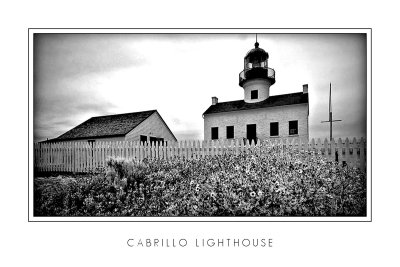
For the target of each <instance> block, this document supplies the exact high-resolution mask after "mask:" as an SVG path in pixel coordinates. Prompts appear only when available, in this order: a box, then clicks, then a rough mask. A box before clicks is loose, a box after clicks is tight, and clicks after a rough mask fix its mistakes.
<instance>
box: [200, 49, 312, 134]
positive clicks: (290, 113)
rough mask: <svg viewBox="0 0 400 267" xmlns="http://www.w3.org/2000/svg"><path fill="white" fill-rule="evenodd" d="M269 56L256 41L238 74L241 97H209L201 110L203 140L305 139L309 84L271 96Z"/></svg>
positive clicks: (272, 81)
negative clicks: (298, 89)
mask: <svg viewBox="0 0 400 267" xmlns="http://www.w3.org/2000/svg"><path fill="white" fill-rule="evenodd" d="M268 58H269V55H268V53H267V52H265V50H264V49H262V48H260V47H259V43H258V42H256V43H255V47H254V48H253V49H251V50H250V51H249V52H248V53H247V54H246V56H245V57H244V69H243V71H242V72H240V74H239V85H240V86H241V87H243V90H244V99H243V100H237V101H229V102H218V98H217V97H212V105H211V106H210V107H209V108H208V109H207V110H206V111H205V112H204V113H203V118H204V139H205V140H226V139H228V140H229V139H237V138H245V139H249V140H250V141H251V140H255V141H257V139H263V140H264V139H268V138H294V137H296V138H301V139H302V140H303V141H307V142H308V138H309V131H308V116H309V105H308V85H307V84H305V85H303V91H302V92H298V93H292V94H284V95H272V96H270V87H271V86H272V85H273V84H274V83H275V70H274V69H272V68H269V67H268ZM288 78H290V77H288Z"/></svg>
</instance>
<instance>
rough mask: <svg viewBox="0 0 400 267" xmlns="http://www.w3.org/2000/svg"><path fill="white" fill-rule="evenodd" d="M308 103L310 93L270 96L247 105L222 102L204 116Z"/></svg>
mask: <svg viewBox="0 0 400 267" xmlns="http://www.w3.org/2000/svg"><path fill="white" fill-rule="evenodd" d="M306 103H308V93H303V92H299V93H292V94H285V95H274V96H270V97H268V98H267V99H265V100H263V101H260V102H256V103H246V102H244V100H237V101H229V102H220V103H217V104H215V105H211V106H210V107H209V108H208V109H207V110H206V111H205V112H204V113H203V115H207V114H213V113H220V112H230V111H240V110H250V109H259V108H268V107H276V106H284V105H294V104H306Z"/></svg>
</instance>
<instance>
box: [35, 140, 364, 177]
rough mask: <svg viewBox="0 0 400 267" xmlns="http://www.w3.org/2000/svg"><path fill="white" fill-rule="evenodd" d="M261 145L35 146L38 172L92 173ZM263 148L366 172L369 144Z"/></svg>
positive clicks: (284, 143) (290, 143)
mask: <svg viewBox="0 0 400 267" xmlns="http://www.w3.org/2000/svg"><path fill="white" fill-rule="evenodd" d="M260 143H261V142H258V143H257V144H254V142H252V143H249V142H248V140H247V141H244V140H243V139H236V140H231V141H229V142H227V141H225V142H224V141H180V142H168V144H165V143H139V142H132V141H113V142H111V141H109V142H95V143H93V144H89V143H88V142H58V143H35V144H34V168H35V171H37V172H78V173H84V172H90V171H95V170H96V169H97V168H99V167H105V166H106V161H107V159H108V158H109V157H120V158H126V159H129V160H136V161H142V160H143V159H145V158H151V159H157V158H159V159H166V160H170V159H174V158H178V159H181V160H183V159H192V158H200V157H205V156H214V155H221V154H224V153H235V154H239V153H241V152H243V151H245V150H247V149H256V148H258V147H259V144H260ZM262 143H263V144H267V145H272V146H278V147H280V148H282V149H300V150H307V151H315V152H317V153H318V154H321V155H323V156H324V157H326V158H327V159H329V160H332V161H338V162H340V163H343V162H345V163H346V164H348V165H350V166H356V167H359V168H360V169H362V170H365V166H366V142H365V139H363V138H361V139H359V140H357V139H356V138H354V139H353V140H352V141H350V140H349V139H348V138H346V139H345V140H342V139H340V138H339V139H338V141H337V142H336V141H335V140H332V144H331V142H329V141H328V140H327V139H325V140H324V141H323V142H322V141H321V140H320V139H318V140H317V141H315V140H314V139H312V140H311V142H308V143H304V142H302V141H301V140H300V139H290V140H288V139H272V140H266V141H264V142H262Z"/></svg>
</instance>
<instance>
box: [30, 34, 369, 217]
mask: <svg viewBox="0 0 400 267" xmlns="http://www.w3.org/2000/svg"><path fill="white" fill-rule="evenodd" d="M35 33H161V34H162V33H214V34H215V33H221V34H222V33H239V34H240V33H259V34H260V33H287V34H290V33H365V34H367V55H366V56H367V138H366V139H367V216H365V217H34V216H33V35H34V34H35ZM28 35H29V48H28V49H29V90H28V94H29V137H28V140H29V187H28V190H29V199H28V201H29V204H28V206H29V211H28V212H29V215H28V221H31V222H178V221H179V222H369V221H372V213H371V211H372V188H371V186H372V177H371V170H372V168H371V164H372V151H371V148H372V140H371V139H372V138H371V133H372V131H371V129H372V128H371V127H372V125H371V109H372V106H371V92H372V91H371V86H372V85H371V78H372V76H371V75H372V66H371V64H372V59H371V51H372V50H371V49H372V47H371V44H372V30H371V29H257V28H253V29H240V28H238V29H232V28H229V29H224V28H221V29H194V28H193V29H192V28H187V29H173V28H171V29H29V30H28Z"/></svg>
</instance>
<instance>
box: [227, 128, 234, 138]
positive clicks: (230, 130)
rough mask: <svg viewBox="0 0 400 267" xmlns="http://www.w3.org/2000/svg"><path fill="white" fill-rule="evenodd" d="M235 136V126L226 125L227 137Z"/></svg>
mask: <svg viewBox="0 0 400 267" xmlns="http://www.w3.org/2000/svg"><path fill="white" fill-rule="evenodd" d="M231 138H234V128H233V126H226V139H231Z"/></svg>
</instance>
